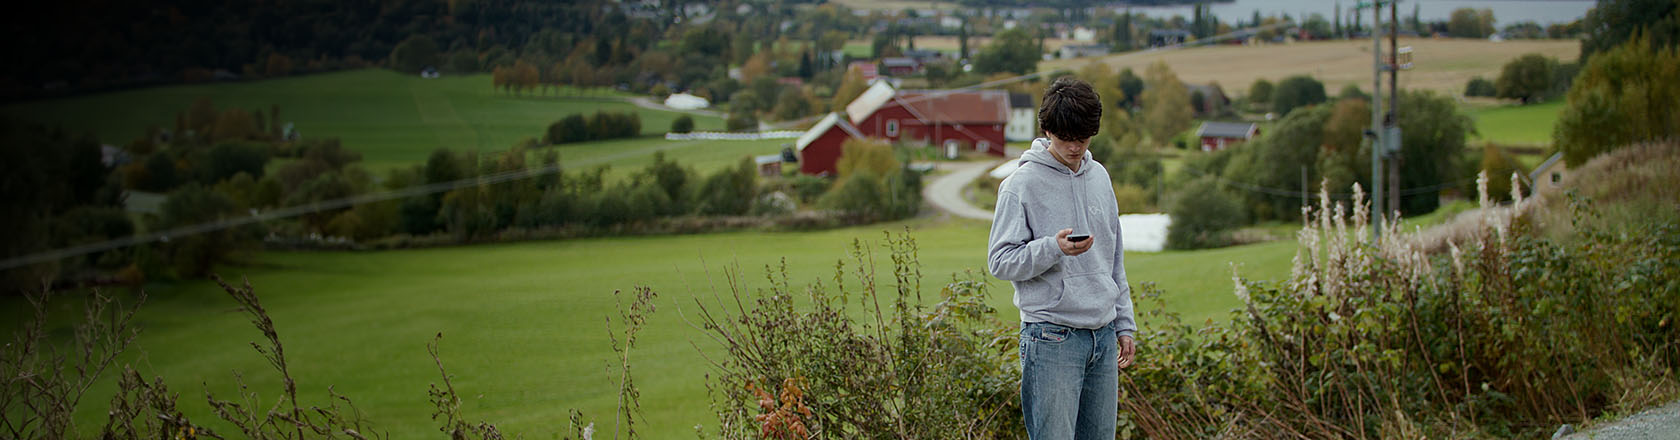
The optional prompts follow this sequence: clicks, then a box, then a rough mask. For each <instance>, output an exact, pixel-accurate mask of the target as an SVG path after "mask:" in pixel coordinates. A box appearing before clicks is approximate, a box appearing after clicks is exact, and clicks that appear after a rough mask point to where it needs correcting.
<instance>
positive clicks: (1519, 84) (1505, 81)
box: [1494, 53, 1558, 104]
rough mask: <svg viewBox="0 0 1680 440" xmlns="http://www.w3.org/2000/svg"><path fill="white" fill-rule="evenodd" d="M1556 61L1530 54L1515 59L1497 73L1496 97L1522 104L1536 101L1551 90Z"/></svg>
mask: <svg viewBox="0 0 1680 440" xmlns="http://www.w3.org/2000/svg"><path fill="white" fill-rule="evenodd" d="M1557 65H1558V62H1557V59H1556V58H1552V57H1548V56H1545V55H1541V54H1537V53H1531V54H1527V55H1523V56H1521V57H1517V59H1514V60H1511V62H1509V63H1505V68H1504V69H1503V70H1501V71H1500V73H1499V80H1498V81H1496V82H1495V83H1494V85H1495V86H1496V87H1497V90H1498V94H1497V95H1496V96H1498V97H1500V98H1506V99H1517V100H1521V101H1522V103H1523V104H1528V103H1529V102H1531V101H1534V100H1537V99H1539V98H1541V97H1543V96H1544V95H1545V93H1546V92H1547V91H1548V90H1551V88H1552V72H1553V71H1554V70H1556V69H1557Z"/></svg>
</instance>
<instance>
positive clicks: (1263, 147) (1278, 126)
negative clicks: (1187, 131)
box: [1169, 106, 1330, 240]
mask: <svg viewBox="0 0 1680 440" xmlns="http://www.w3.org/2000/svg"><path fill="white" fill-rule="evenodd" d="M1329 119H1330V110H1329V108H1328V107H1325V106H1316V107H1310V108H1303V109H1299V110H1296V111H1293V112H1289V113H1288V114H1287V115H1285V116H1284V117H1283V119H1281V120H1278V121H1277V123H1275V124H1273V125H1272V126H1271V127H1270V130H1268V131H1267V132H1266V133H1265V134H1262V135H1261V136H1260V137H1259V138H1256V139H1254V140H1251V141H1248V142H1247V143H1244V144H1243V145H1242V146H1241V147H1239V148H1235V149H1231V150H1229V151H1232V152H1233V153H1230V154H1233V156H1231V158H1230V159H1229V162H1227V163H1226V165H1225V166H1224V169H1223V173H1221V174H1222V175H1223V176H1224V177H1225V178H1226V179H1227V180H1230V181H1232V182H1238V183H1241V184H1242V185H1245V186H1248V187H1260V188H1269V189H1271V191H1264V192H1261V191H1244V192H1243V193H1242V200H1243V206H1244V208H1245V212H1246V213H1247V216H1248V217H1249V218H1252V219H1255V220H1290V219H1294V218H1297V217H1298V216H1299V215H1300V213H1301V210H1300V207H1301V198H1300V196H1299V195H1296V194H1295V192H1296V191H1299V190H1300V189H1301V188H1300V187H1301V169H1302V168H1303V167H1305V168H1306V169H1307V170H1308V171H1309V174H1308V176H1307V178H1308V180H1309V181H1311V182H1317V181H1318V180H1319V179H1321V178H1323V175H1322V174H1323V173H1321V172H1319V169H1318V166H1317V164H1318V162H1319V155H1320V153H1319V150H1320V149H1321V148H1322V146H1323V145H1324V130H1325V125H1326V124H1325V123H1326V122H1327V121H1328V120H1329ZM1175 221H1176V220H1175ZM1169 240H1170V238H1169Z"/></svg>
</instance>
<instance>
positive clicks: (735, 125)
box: [723, 111, 758, 131]
mask: <svg viewBox="0 0 1680 440" xmlns="http://www.w3.org/2000/svg"><path fill="white" fill-rule="evenodd" d="M723 125H724V129H726V130H729V131H758V117H755V116H753V115H752V112H746V111H737V112H734V113H730V114H729V119H728V120H726V121H724V124H723Z"/></svg>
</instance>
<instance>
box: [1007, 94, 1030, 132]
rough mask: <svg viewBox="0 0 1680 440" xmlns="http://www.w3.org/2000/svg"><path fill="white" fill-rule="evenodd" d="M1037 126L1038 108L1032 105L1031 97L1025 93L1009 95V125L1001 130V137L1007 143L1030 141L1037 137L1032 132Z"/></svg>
mask: <svg viewBox="0 0 1680 440" xmlns="http://www.w3.org/2000/svg"><path fill="white" fill-rule="evenodd" d="M1037 126H1038V106H1036V105H1033V99H1032V95H1029V94H1026V93H1010V94H1009V124H1008V125H1007V126H1005V127H1004V128H1003V137H1004V139H1006V140H1009V141H1015V142H1020V141H1030V140H1033V138H1035V137H1038V132H1037V131H1036V130H1034V128H1036V127H1037Z"/></svg>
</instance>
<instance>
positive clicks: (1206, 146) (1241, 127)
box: [1196, 121, 1260, 151]
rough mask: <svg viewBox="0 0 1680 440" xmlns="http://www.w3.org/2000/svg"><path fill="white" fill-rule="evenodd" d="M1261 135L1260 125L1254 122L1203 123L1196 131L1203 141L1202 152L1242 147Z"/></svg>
mask: <svg viewBox="0 0 1680 440" xmlns="http://www.w3.org/2000/svg"><path fill="white" fill-rule="evenodd" d="M1259 134H1260V125H1259V124H1255V123H1252V122H1212V121H1209V122H1203V123H1202V128H1199V129H1197V130H1196V137H1199V138H1201V139H1202V151H1219V150H1223V149H1226V148H1230V147H1235V146H1237V145H1241V144H1242V143H1244V142H1248V140H1249V139H1254V136H1256V135H1259Z"/></svg>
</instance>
